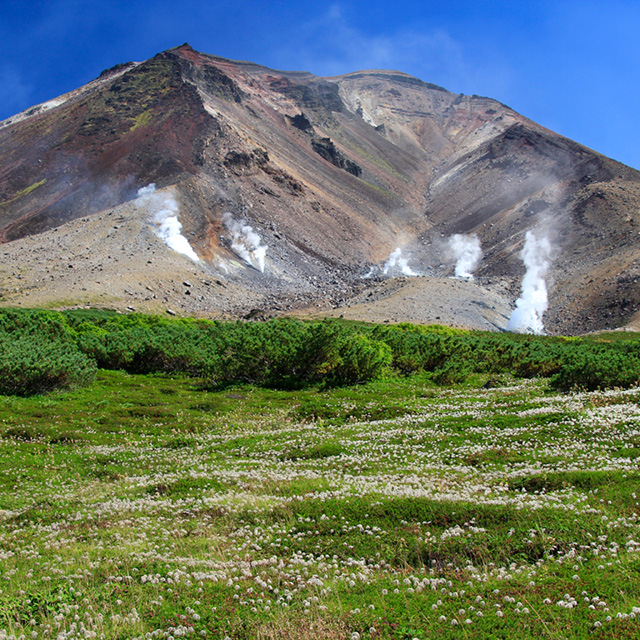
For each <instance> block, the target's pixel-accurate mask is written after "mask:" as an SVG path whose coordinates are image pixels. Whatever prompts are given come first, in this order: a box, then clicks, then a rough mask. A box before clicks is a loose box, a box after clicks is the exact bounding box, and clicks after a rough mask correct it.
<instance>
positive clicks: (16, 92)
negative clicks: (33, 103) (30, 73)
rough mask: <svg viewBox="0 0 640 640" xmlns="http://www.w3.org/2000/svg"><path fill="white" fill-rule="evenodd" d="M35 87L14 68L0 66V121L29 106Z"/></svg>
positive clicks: (4, 65)
mask: <svg viewBox="0 0 640 640" xmlns="http://www.w3.org/2000/svg"><path fill="white" fill-rule="evenodd" d="M32 90H33V87H32V86H31V85H30V84H28V83H27V82H26V81H25V80H24V78H23V76H22V74H21V73H20V72H19V71H18V69H16V68H15V67H14V66H12V65H9V64H2V65H0V104H1V105H2V111H1V112H0V119H3V118H5V117H9V116H10V115H13V114H14V113H15V112H16V111H20V110H22V109H23V108H24V105H26V104H29V101H30V97H31V95H32Z"/></svg>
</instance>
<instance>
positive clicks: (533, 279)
mask: <svg viewBox="0 0 640 640" xmlns="http://www.w3.org/2000/svg"><path fill="white" fill-rule="evenodd" d="M551 257H552V248H551V243H550V242H549V239H548V238H547V236H546V235H541V236H538V235H536V233H534V232H533V231H527V234H526V236H525V243H524V247H523V249H522V251H521V252H520V258H522V261H523V262H524V266H525V267H526V269H527V270H526V273H525V274H524V278H523V279H522V293H521V295H520V297H519V298H518V299H517V300H516V308H515V309H514V310H513V313H512V314H511V317H510V318H509V322H508V324H507V331H515V332H517V333H536V334H540V333H544V325H543V324H542V316H543V314H544V312H545V311H546V310H547V306H548V298H547V284H546V282H545V276H546V274H547V271H548V270H549V265H550V264H551Z"/></svg>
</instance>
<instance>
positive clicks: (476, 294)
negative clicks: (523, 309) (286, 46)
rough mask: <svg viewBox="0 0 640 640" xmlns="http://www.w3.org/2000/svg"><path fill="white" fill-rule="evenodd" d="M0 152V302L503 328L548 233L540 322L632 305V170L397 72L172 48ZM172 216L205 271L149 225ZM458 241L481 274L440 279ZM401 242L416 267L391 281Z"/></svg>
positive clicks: (10, 137) (8, 130)
mask: <svg viewBox="0 0 640 640" xmlns="http://www.w3.org/2000/svg"><path fill="white" fill-rule="evenodd" d="M0 154H1V157H2V164H1V166H0V238H2V240H3V241H4V244H3V246H2V247H0V256H1V257H2V261H1V265H0V288H1V289H2V304H23V305H36V304H37V305H44V306H64V305H73V304H91V305H96V304H97V305H104V306H111V307H115V308H121V309H125V308H127V307H131V308H135V309H140V310H142V309H146V310H161V309H170V310H171V311H173V312H177V313H183V312H184V313H201V314H208V315H228V316H245V315H250V314H253V315H257V314H262V315H271V314H279V313H288V312H292V311H294V310H296V309H297V310H305V311H306V312H308V313H310V312H311V311H314V312H321V313H334V314H336V315H344V316H345V317H358V318H360V319H372V320H380V321H385V320H387V321H398V320H414V321H423V322H433V321H435V322H443V323H446V324H453V325H460V326H474V327H478V328H489V327H492V328H504V327H505V326H506V320H507V318H508V315H509V313H510V309H511V307H512V306H513V301H514V300H515V298H516V297H517V295H518V292H519V286H520V280H521V277H522V275H523V273H524V267H523V265H522V261H521V260H520V258H519V256H518V254H519V252H520V250H521V248H522V245H523V241H524V235H525V233H526V231H527V230H530V229H540V228H542V227H544V228H545V231H546V233H547V234H548V236H549V237H550V238H551V239H552V241H553V244H554V247H555V259H554V261H553V264H552V267H551V271H550V273H549V278H548V285H549V288H550V308H549V310H548V312H547V314H546V316H545V324H546V326H547V329H548V330H549V331H551V332H565V333H577V332H582V331H587V330H595V329H600V328H605V327H612V326H620V325H624V324H626V323H629V322H632V321H633V320H634V316H635V314H636V313H637V312H638V309H640V294H639V293H638V291H639V290H638V287H637V278H638V275H639V273H640V263H639V262H638V259H639V258H640V256H639V255H638V254H639V251H640V245H639V243H638V233H639V231H640V230H639V229H637V228H636V227H637V224H638V217H639V216H640V174H639V173H638V172H637V171H635V170H633V169H630V168H628V167H625V166H624V165H621V164H619V163H617V162H615V161H613V160H610V159H608V158H606V157H604V156H602V155H599V154H597V153H595V152H594V151H591V150H589V149H586V148H585V147H582V146H580V145H579V144H577V143H575V142H572V141H570V140H567V139H566V138H562V137H561V136H558V135H557V134H554V133H553V132H550V131H548V130H546V129H544V128H543V127H540V126H539V125H537V124H535V123H533V122H531V121H529V120H527V119H526V118H525V117H523V116H521V115H520V114H517V113H516V112H514V111H512V110H511V109H509V108H508V107H506V106H505V105H502V104H500V103H498V102H496V101H494V100H491V99H489V98H481V97H478V96H463V95H456V94H452V93H450V92H448V91H446V90H445V89H443V88H441V87H437V86H434V85H430V84H428V83H425V82H422V81H421V80H418V79H417V78H413V77H411V76H408V75H406V74H403V73H401V72H395V71H362V72H356V73H352V74H347V75H345V76H339V77H334V78H318V77H315V76H313V75H311V74H309V73H304V72H283V71H275V70H271V69H267V68H265V67H261V66H259V65H255V64H252V63H247V62H234V61H230V60H225V59H221V58H217V57H215V56H210V55H206V54H201V53H198V52H195V51H194V50H193V49H191V48H190V47H189V46H188V45H183V46H181V47H177V48H175V49H172V50H169V51H167V52H164V53H161V54H158V55H157V56H155V57H154V58H152V59H151V60H148V61H146V62H143V63H128V64H125V65H120V66H119V67H116V68H114V69H111V70H108V71H105V72H103V74H102V75H101V76H100V78H98V79H97V80H95V81H94V82H92V83H90V84H89V85H86V86H85V87H82V88H80V89H78V90H77V91H75V92H72V93H71V94H67V95H66V96H62V97H60V98H59V99H56V100H54V101H50V102H49V103H46V104H45V105H40V106H38V107H34V108H33V109H31V110H29V111H27V112H25V113H23V114H18V115H17V116H14V117H13V118H10V119H9V120H7V121H5V122H3V123H0ZM150 183H155V184H156V185H157V188H158V190H157V191H156V193H155V195H154V196H153V197H151V198H147V199H146V200H145V199H144V198H142V199H140V198H137V194H138V190H139V189H140V188H142V187H145V186H147V185H148V184H150ZM158 216H160V218H158ZM172 217H175V218H176V219H179V222H180V223H181V225H182V230H181V232H182V234H183V235H184V237H185V238H186V239H188V241H189V242H190V244H191V246H192V247H193V249H194V250H195V252H196V253H197V257H198V260H197V261H194V260H190V259H189V258H187V257H185V256H184V255H181V254H179V253H176V251H173V250H171V249H170V248H169V247H168V246H167V244H166V243H165V242H163V241H162V240H161V239H160V238H159V237H158V233H161V234H162V233H164V235H165V237H166V233H165V232H166V231H167V229H169V227H170V226H171V224H173V223H172V222H171V220H170V218H172ZM163 225H164V226H163ZM173 231H175V228H173ZM453 233H475V234H477V235H478V236H479V238H480V240H481V242H482V247H483V251H484V259H483V261H482V263H481V265H480V267H479V270H478V276H479V278H478V280H477V283H470V282H461V281H455V280H451V279H450V278H448V276H451V275H452V274H453V261H452V258H451V256H450V255H449V253H448V251H447V248H446V239H447V238H448V237H449V236H450V235H451V234H453ZM397 248H401V249H402V255H403V256H404V257H405V258H406V259H407V260H408V267H407V268H408V269H410V270H411V271H412V272H414V273H419V274H422V275H423V276H424V277H418V278H404V279H400V280H397V281H393V282H389V281H388V280H386V279H385V278H387V277H393V276H400V275H401V270H400V269H398V268H396V269H395V271H394V269H388V273H387V274H386V275H384V276H383V270H384V265H385V264H386V263H387V260H388V258H389V256H390V255H391V254H392V253H393V252H394V251H395V250H396V249H397ZM405 271H406V269H405Z"/></svg>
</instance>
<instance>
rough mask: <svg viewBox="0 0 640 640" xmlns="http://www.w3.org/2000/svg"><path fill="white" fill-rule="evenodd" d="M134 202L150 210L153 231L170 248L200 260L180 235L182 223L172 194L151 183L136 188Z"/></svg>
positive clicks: (194, 259)
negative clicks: (136, 194)
mask: <svg viewBox="0 0 640 640" xmlns="http://www.w3.org/2000/svg"><path fill="white" fill-rule="evenodd" d="M136 204H137V205H138V206H139V207H141V208H145V209H148V210H150V211H151V212H152V214H153V222H154V231H155V233H156V235H157V236H158V237H159V238H161V239H162V240H163V241H164V242H165V244H166V245H167V246H168V247H169V248H170V249H173V250H174V251H177V252H178V253H181V254H182V255H183V256H186V257H187V258H189V259H190V260H193V261H194V262H200V258H199V257H198V254H197V253H196V252H195V251H194V250H193V247H192V246H191V245H190V244H189V241H188V240H187V239H186V238H185V237H184V236H183V235H182V224H181V222H180V220H179V219H178V214H179V213H180V207H179V205H178V202H177V201H176V199H175V197H174V196H173V195H172V194H170V193H166V192H158V191H156V185H155V184H153V183H151V184H150V185H148V186H146V187H142V189H139V190H138V198H137V199H136Z"/></svg>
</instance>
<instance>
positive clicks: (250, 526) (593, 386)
mask: <svg viewBox="0 0 640 640" xmlns="http://www.w3.org/2000/svg"><path fill="white" fill-rule="evenodd" d="M0 326H1V327H2V329H1V333H0V336H1V340H2V341H3V342H2V344H3V350H2V353H3V354H4V356H3V357H4V360H2V363H1V368H0V371H1V375H2V384H3V385H4V386H3V389H2V390H3V393H4V394H5V395H4V397H2V398H1V399H0V468H1V469H2V473H0V483H1V490H0V523H1V524H0V638H16V639H17V638H19V637H25V638H29V637H31V638H34V639H36V638H61V639H63V638H64V639H67V638H101V637H103V638H121V639H125V638H179V637H192V638H195V637H209V638H216V639H220V640H222V639H223V638H231V639H233V640H237V639H238V640H239V639H246V640H249V639H253V638H264V639H266V638H273V639H274V640H275V639H276V638H277V639H280V638H283V639H291V640H302V639H315V638H329V639H348V640H356V639H358V638H363V639H364V638H380V639H383V638H384V639H389V640H391V639H393V640H407V639H408V640H411V639H413V638H419V639H420V640H426V639H427V638H432V637H439V638H452V639H453V638H456V639H457V638H478V639H480V638H482V639H484V638H505V639H506V638H513V637H520V638H534V637H535V638H539V637H543V638H567V639H573V638H576V639H577V638H597V639H600V638H616V639H618V638H622V639H624V638H628V639H631V638H637V630H638V617H639V616H640V595H639V594H640V556H639V550H640V520H639V514H640V506H639V502H640V473H639V472H638V459H639V458H640V409H639V403H640V391H639V390H638V388H637V386H636V382H637V371H638V369H637V368H634V366H637V365H636V364H635V363H636V355H635V353H636V352H637V350H638V349H637V346H638V342H637V339H636V337H635V336H632V335H630V334H628V335H623V334H620V335H609V336H601V337H599V338H596V337H593V338H589V339H580V340H578V339H571V340H567V339H561V338H553V339H552V338H544V337H531V336H514V335H507V334H477V333H466V332H459V331H451V330H448V329H445V328H443V327H413V326H397V327H381V326H366V325H346V324H340V323H334V322H329V323H326V322H324V323H302V322H297V321H278V322H268V323H238V324H236V323H234V324H230V325H224V324H220V323H211V322H205V321H196V320H175V319H165V318H157V317H155V318H154V317H145V316H136V315H130V316H118V315H115V314H104V313H100V314H94V313H87V312H68V313H65V314H58V313H53V312H32V311H21V312H15V311H6V312H3V313H2V315H0ZM11 354H13V359H12V357H10V356H11ZM20 358H22V360H21V361H20V360H19V359H20ZM16 362H22V367H18V366H15V363H16ZM12 363H13V364H14V366H13V368H11V366H10V365H12ZM634 375H635V376H636V378H634ZM356 383H357V384H356ZM10 385H13V386H10ZM565 389H571V391H566V390H565ZM47 390H49V392H48V393H43V392H44V391H47Z"/></svg>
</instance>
